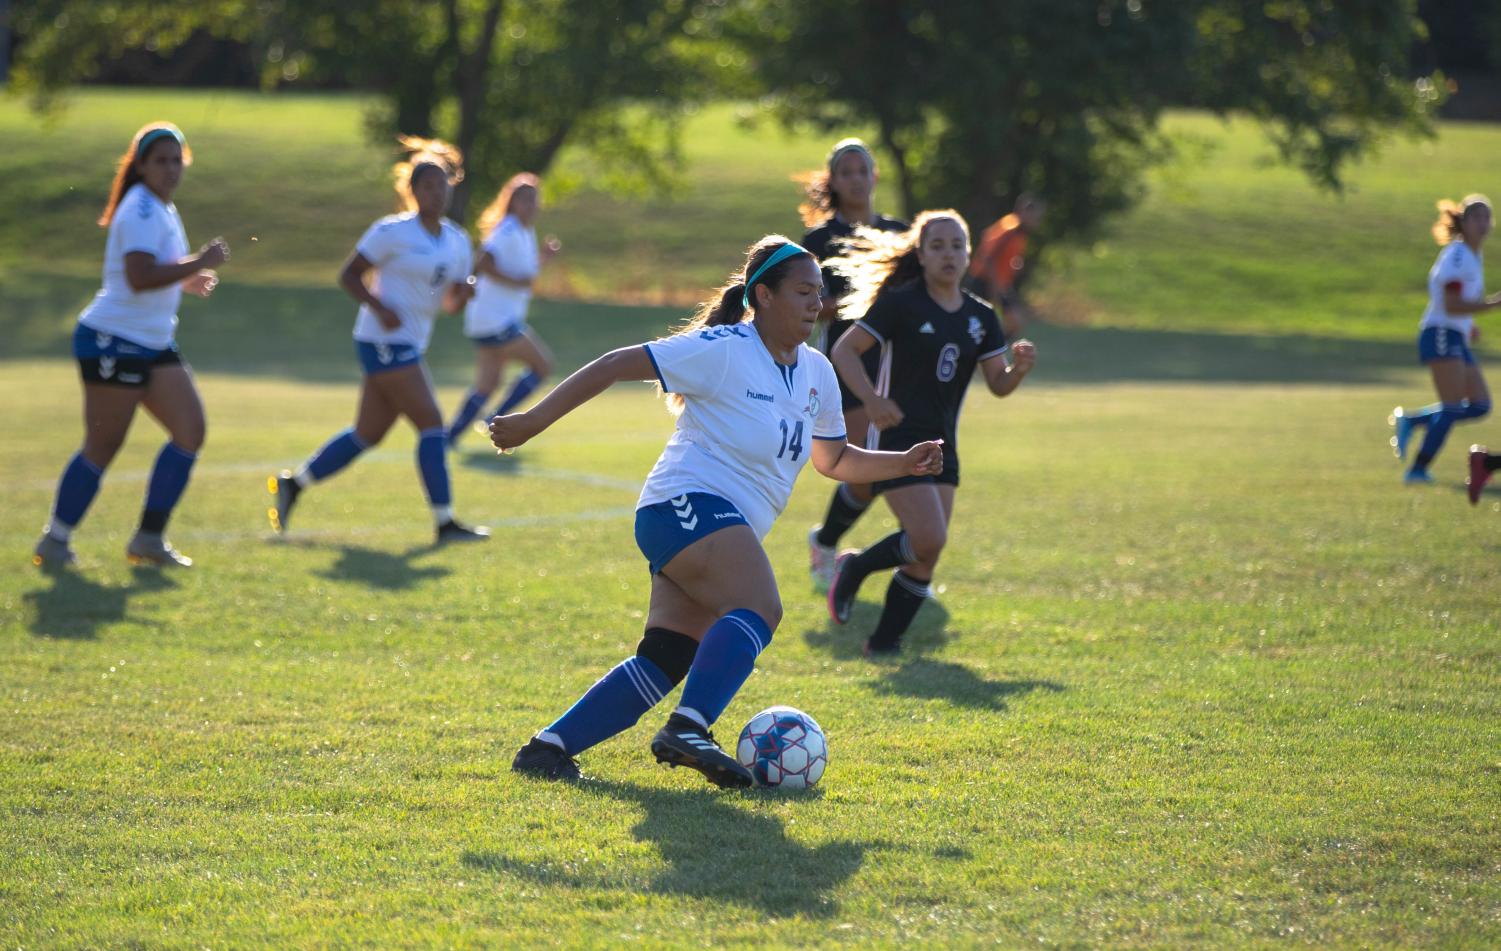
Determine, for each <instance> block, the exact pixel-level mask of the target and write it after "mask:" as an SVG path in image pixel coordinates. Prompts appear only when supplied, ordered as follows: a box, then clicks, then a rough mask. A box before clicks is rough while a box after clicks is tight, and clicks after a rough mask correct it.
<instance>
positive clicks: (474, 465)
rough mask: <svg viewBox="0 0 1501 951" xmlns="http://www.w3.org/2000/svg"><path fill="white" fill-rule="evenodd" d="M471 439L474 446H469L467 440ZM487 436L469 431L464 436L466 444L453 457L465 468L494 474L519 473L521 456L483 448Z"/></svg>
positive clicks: (516, 474) (509, 474)
mask: <svg viewBox="0 0 1501 951" xmlns="http://www.w3.org/2000/svg"><path fill="white" fill-rule="evenodd" d="M471 438H472V439H473V442H474V446H473V447H470V446H469V445H468V444H467V440H469V439H471ZM489 438H490V437H488V436H479V435H477V434H475V433H469V434H468V435H467V436H465V439H466V444H465V448H464V450H463V451H462V452H456V453H454V455H453V458H454V459H455V460H456V461H457V462H458V464H459V465H461V466H463V467H464V468H465V469H477V470H479V471H481V472H489V473H492V474H494V475H503V476H518V475H521V471H522V465H521V457H520V456H518V455H516V454H515V453H511V454H509V455H507V454H505V453H500V452H496V451H495V450H494V449H487V448H485V445H484V444H485V443H486V442H487V441H488V440H489Z"/></svg>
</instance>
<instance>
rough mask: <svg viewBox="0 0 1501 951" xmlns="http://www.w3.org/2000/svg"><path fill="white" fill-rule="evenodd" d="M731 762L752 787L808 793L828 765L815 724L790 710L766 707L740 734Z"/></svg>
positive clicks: (824, 745)
mask: <svg viewBox="0 0 1501 951" xmlns="http://www.w3.org/2000/svg"><path fill="white" fill-rule="evenodd" d="M735 758H736V759H737V760H739V761H740V765H741V766H744V767H745V768H746V769H748V770H750V771H751V774H752V775H753V776H755V777H756V785H758V786H767V787H770V788H779V789H808V788H810V787H812V786H813V785H814V784H815V783H817V782H818V780H819V778H820V777H822V776H823V771H824V767H826V766H828V765H829V744H828V741H827V740H825V739H824V735H823V728H822V727H820V726H819V725H818V721H817V720H815V719H813V718H812V717H810V716H808V715H807V714H806V713H804V712H803V711H801V710H796V709H793V708H792V707H767V708H766V709H765V710H762V711H761V712H760V713H758V714H756V715H755V716H753V717H751V718H750V722H749V723H747V724H746V725H745V729H743V730H741V731H740V742H739V743H737V744H736V745H735Z"/></svg>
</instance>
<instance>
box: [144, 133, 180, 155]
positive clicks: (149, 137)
mask: <svg viewBox="0 0 1501 951" xmlns="http://www.w3.org/2000/svg"><path fill="white" fill-rule="evenodd" d="M165 136H171V137H172V138H174V139H176V140H177V144H178V145H182V144H183V141H182V133H181V132H178V131H177V130H176V129H171V128H166V127H162V128H159V129H152V130H151V131H150V132H147V133H146V134H145V135H143V136H141V144H140V145H138V146H136V158H140V157H141V156H143V155H145V154H146V150H147V149H149V148H151V146H152V143H155V142H160V141H161V140H162V138H163V137H165Z"/></svg>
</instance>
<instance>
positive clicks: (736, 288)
mask: <svg viewBox="0 0 1501 951" xmlns="http://www.w3.org/2000/svg"><path fill="white" fill-rule="evenodd" d="M791 243H792V241H791V240H790V239H788V238H785V237H783V236H782V235H779V234H769V235H767V236H766V237H764V238H762V239H761V240H760V241H757V242H756V243H755V244H753V245H751V246H750V247H749V248H747V249H746V251H745V264H744V266H742V267H741V268H740V270H738V271H736V272H735V273H734V274H731V275H730V279H729V281H728V282H726V283H725V284H724V285H723V286H721V287H720V288H719V290H717V291H715V292H714V294H713V295H712V296H711V297H710V298H709V299H708V300H706V301H704V302H703V303H702V304H699V305H698V309H697V310H695V311H694V312H693V316H691V317H689V318H688V321H687V322H686V323H684V324H683V325H682V326H681V327H678V328H677V329H676V330H675V331H674V333H679V334H686V333H692V332H694V331H696V330H703V329H705V328H707V327H723V326H726V325H728V324H738V323H741V322H742V321H744V320H745V319H746V317H747V316H749V315H748V314H747V313H746V310H745V298H746V296H747V295H746V293H745V279H746V278H747V277H749V276H750V275H752V274H754V273H756V270H757V269H758V268H759V267H760V266H761V265H762V264H764V263H766V259H767V258H769V257H771V256H772V255H773V254H775V253H776V252H777V249H778V248H780V247H781V246H782V245H784V244H791ZM812 256H813V255H812V254H811V253H803V254H793V255H789V256H788V257H785V258H783V259H782V260H780V261H778V262H777V263H775V264H773V265H772V266H771V267H769V268H767V269H766V271H765V273H763V274H762V275H761V276H760V277H758V278H756V286H757V287H760V286H762V285H765V286H766V287H767V288H769V289H771V290H773V291H775V290H776V289H777V288H778V287H780V286H781V285H782V281H783V279H784V278H786V276H787V271H788V269H789V268H791V266H792V264H793V262H795V261H798V260H800V259H802V258H811V257H812ZM749 297H750V300H751V310H755V309H756V305H757V301H756V295H755V294H750V295H749ZM659 388H660V387H659ZM667 408H668V409H670V410H672V413H673V415H674V416H675V415H677V414H678V413H681V412H682V411H683V397H682V395H681V394H679V393H669V394H667Z"/></svg>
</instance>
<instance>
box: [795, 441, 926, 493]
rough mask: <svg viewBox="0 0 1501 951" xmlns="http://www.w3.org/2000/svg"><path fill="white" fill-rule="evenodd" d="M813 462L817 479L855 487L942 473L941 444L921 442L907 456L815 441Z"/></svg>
mask: <svg viewBox="0 0 1501 951" xmlns="http://www.w3.org/2000/svg"><path fill="white" fill-rule="evenodd" d="M812 461H813V468H815V469H817V470H818V471H819V474H820V475H826V476H828V477H829V478H830V479H833V480H834V481H836V482H850V483H854V484H856V485H863V484H868V483H871V482H881V481H884V480H886V479H900V478H901V477H902V476H909V475H938V473H940V472H942V471H943V440H941V439H939V440H934V441H932V442H920V443H918V444H917V445H915V446H913V447H912V448H911V449H908V450H907V451H906V452H880V451H877V450H873V449H861V448H860V447H859V446H851V445H850V444H849V443H847V442H844V441H842V440H838V439H815V440H813V460H812Z"/></svg>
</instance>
